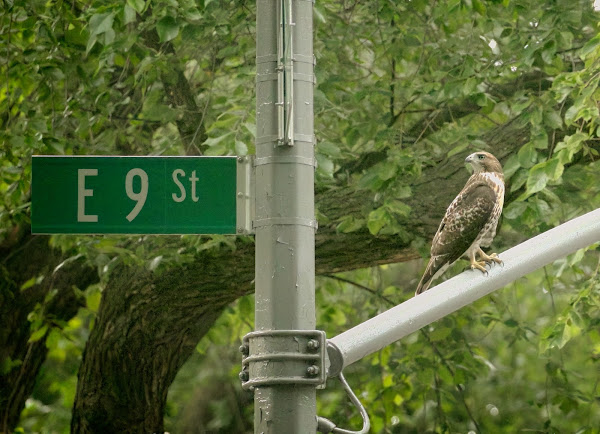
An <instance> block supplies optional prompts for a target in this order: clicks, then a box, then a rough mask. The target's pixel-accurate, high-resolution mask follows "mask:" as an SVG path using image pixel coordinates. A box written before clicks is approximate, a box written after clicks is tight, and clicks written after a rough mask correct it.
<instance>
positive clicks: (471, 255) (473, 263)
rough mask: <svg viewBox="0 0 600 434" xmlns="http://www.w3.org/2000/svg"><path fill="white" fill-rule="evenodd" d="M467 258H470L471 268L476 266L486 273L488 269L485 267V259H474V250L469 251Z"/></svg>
mask: <svg viewBox="0 0 600 434" xmlns="http://www.w3.org/2000/svg"><path fill="white" fill-rule="evenodd" d="M480 250H481V249H480ZM469 259H470V260H471V270H474V269H475V268H477V269H478V270H480V271H481V272H483V273H485V274H487V272H488V270H487V269H486V268H485V264H486V263H485V261H477V260H475V252H469Z"/></svg>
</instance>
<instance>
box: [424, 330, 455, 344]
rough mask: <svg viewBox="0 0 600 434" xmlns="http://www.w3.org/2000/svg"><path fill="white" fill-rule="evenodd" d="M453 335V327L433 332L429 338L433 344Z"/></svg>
mask: <svg viewBox="0 0 600 434" xmlns="http://www.w3.org/2000/svg"><path fill="white" fill-rule="evenodd" d="M450 333H452V328H451V327H438V328H436V329H435V330H434V331H433V332H431V333H430V334H429V338H430V339H431V340H432V341H433V342H437V341H441V340H444V339H446V338H447V337H448V336H450Z"/></svg>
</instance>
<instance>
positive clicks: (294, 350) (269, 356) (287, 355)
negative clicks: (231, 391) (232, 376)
mask: <svg viewBox="0 0 600 434" xmlns="http://www.w3.org/2000/svg"><path fill="white" fill-rule="evenodd" d="M325 349H326V339H325V332H323V331H321V330H261V331H256V332H252V333H248V334H247V335H246V336H244V339H243V340H242V346H241V347H240V351H241V352H242V354H243V356H242V371H241V372H240V379H241V380H242V387H243V388H244V389H246V390H248V389H249V390H253V388H254V387H268V386H272V385H276V384H315V385H317V387H319V386H322V385H324V384H325V381H326V380H327V375H326V369H325Z"/></svg>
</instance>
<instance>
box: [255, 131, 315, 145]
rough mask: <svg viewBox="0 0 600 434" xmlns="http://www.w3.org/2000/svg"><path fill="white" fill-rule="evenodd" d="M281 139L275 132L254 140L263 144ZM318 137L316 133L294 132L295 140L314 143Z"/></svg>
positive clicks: (257, 143) (256, 143) (258, 143)
mask: <svg viewBox="0 0 600 434" xmlns="http://www.w3.org/2000/svg"><path fill="white" fill-rule="evenodd" d="M279 140H281V138H280V137H279V136H277V135H275V134H270V135H268V136H262V137H257V138H256V139H255V140H254V144H255V145H262V144H264V143H272V142H277V141H279ZM316 141H317V139H316V137H315V135H314V134H294V142H306V143H310V144H311V145H314V144H315V143H316Z"/></svg>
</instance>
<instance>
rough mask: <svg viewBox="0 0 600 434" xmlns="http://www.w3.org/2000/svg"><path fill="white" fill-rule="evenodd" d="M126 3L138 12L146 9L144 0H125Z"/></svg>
mask: <svg viewBox="0 0 600 434" xmlns="http://www.w3.org/2000/svg"><path fill="white" fill-rule="evenodd" d="M127 4H128V5H129V6H131V7H132V8H133V9H135V11H136V12H137V13H139V14H141V13H142V12H144V9H146V2H145V0H127Z"/></svg>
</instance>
